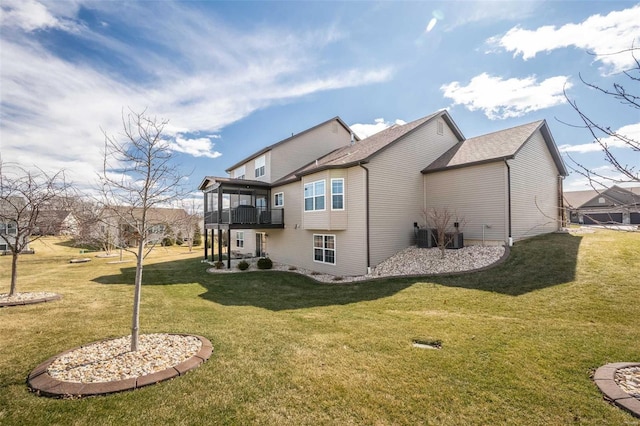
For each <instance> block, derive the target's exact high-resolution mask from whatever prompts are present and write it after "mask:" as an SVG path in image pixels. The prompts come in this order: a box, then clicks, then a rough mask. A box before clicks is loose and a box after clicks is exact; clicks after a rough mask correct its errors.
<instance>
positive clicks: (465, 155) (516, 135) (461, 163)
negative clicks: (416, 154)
mask: <svg viewBox="0 0 640 426" xmlns="http://www.w3.org/2000/svg"><path fill="white" fill-rule="evenodd" d="M538 129H539V130H540V131H541V133H542V136H543V137H544V140H545V143H546V144H547V147H548V148H549V152H550V153H551V156H552V157H553V160H554V162H555V164H556V167H557V168H558V171H559V172H560V174H561V175H562V176H567V175H568V173H567V169H566V168H565V166H564V163H563V161H562V158H561V157H560V153H559V152H558V148H557V146H556V144H555V142H554V140H553V137H552V136H551V132H550V131H549V128H548V126H547V123H546V121H544V120H540V121H534V122H533V123H528V124H523V125H521V126H516V127H512V128H509V129H505V130H499V131H497V132H493V133H489V134H486V135H482V136H476V137H474V138H469V139H466V140H463V141H461V142H459V143H457V144H456V145H454V146H453V147H451V148H450V149H449V150H448V151H447V152H445V153H444V154H442V155H441V156H440V157H439V158H437V159H436V160H435V161H434V162H433V163H431V164H430V165H429V166H427V167H426V168H425V169H424V170H422V173H432V172H437V171H441V170H447V169H455V168H460V167H467V166H471V165H478V164H483V163H490V162H494V161H502V160H508V159H511V158H514V157H515V155H516V153H517V152H518V151H519V150H520V149H521V148H522V146H523V145H524V144H525V143H526V142H527V141H528V140H529V138H530V137H531V136H532V135H533V133H534V132H535V131H536V130H538Z"/></svg>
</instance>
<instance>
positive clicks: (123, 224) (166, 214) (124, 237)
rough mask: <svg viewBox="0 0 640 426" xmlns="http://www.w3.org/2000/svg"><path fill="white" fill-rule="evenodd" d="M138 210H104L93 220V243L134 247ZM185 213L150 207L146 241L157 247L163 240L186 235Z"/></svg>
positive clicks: (137, 238) (139, 214) (138, 222)
mask: <svg viewBox="0 0 640 426" xmlns="http://www.w3.org/2000/svg"><path fill="white" fill-rule="evenodd" d="M142 212H143V210H142V209H141V208H133V209H131V208H128V207H109V208H104V209H103V210H102V212H101V213H100V217H99V220H98V221H96V225H95V229H94V231H93V233H94V239H95V240H102V242H103V243H107V244H109V245H114V246H120V245H124V246H135V245H137V243H138V241H139V239H140V233H139V227H140V221H141V220H142ZM187 218H188V214H187V212H186V211H185V210H184V209H172V208H159V207H152V208H149V209H148V210H147V216H146V220H147V242H148V243H152V244H159V243H161V242H162V240H163V239H164V238H165V237H172V238H176V237H178V236H179V235H181V236H183V237H184V236H188V235H189V234H188V233H187V232H188V231H187V230H186V228H187V224H188V220H187Z"/></svg>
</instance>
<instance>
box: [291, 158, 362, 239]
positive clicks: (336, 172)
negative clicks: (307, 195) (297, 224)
mask: <svg viewBox="0 0 640 426" xmlns="http://www.w3.org/2000/svg"><path fill="white" fill-rule="evenodd" d="M339 178H342V179H344V186H345V190H346V191H348V188H347V187H348V186H349V182H348V178H347V170H345V169H332V170H325V171H323V172H319V173H314V174H312V175H307V176H304V177H303V178H302V183H301V185H300V188H301V189H300V190H301V191H302V198H301V205H300V206H301V209H302V211H303V216H302V227H303V228H304V229H311V230H323V231H337V230H345V229H347V227H348V209H349V206H348V203H349V200H348V198H349V197H348V196H347V195H348V194H345V198H344V205H345V209H344V210H331V179H339ZM320 180H324V190H325V191H324V210H320V211H304V185H305V184H307V183H312V182H316V181H320ZM285 198H286V197H285ZM285 202H286V201H285Z"/></svg>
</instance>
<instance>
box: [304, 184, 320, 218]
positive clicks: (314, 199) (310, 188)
mask: <svg viewBox="0 0 640 426" xmlns="http://www.w3.org/2000/svg"><path fill="white" fill-rule="evenodd" d="M324 186H325V184H324V180H317V181H315V182H309V183H306V184H305V185H304V211H307V212H308V211H313V210H324V194H325V192H324Z"/></svg>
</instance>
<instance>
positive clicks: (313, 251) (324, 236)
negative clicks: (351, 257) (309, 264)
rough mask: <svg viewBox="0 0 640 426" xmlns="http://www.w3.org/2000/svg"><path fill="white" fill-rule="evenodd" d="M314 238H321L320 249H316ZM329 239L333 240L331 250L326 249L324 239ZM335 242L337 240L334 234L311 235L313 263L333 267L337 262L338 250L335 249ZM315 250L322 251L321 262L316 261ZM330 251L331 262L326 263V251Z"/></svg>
mask: <svg viewBox="0 0 640 426" xmlns="http://www.w3.org/2000/svg"><path fill="white" fill-rule="evenodd" d="M316 237H322V247H316ZM327 237H330V238H333V248H327V247H326V240H325V238H327ZM337 241H338V239H337V238H336V235H335V234H313V239H312V240H311V246H312V254H313V261H314V262H315V263H322V264H325V265H333V266H335V265H336V264H337V263H338V262H337V259H338V254H337V251H338V248H337ZM317 249H321V250H322V259H323V260H316V250H317ZM327 250H329V251H332V252H333V262H327V261H326V260H325V259H326V253H325V252H326V251H327Z"/></svg>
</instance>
